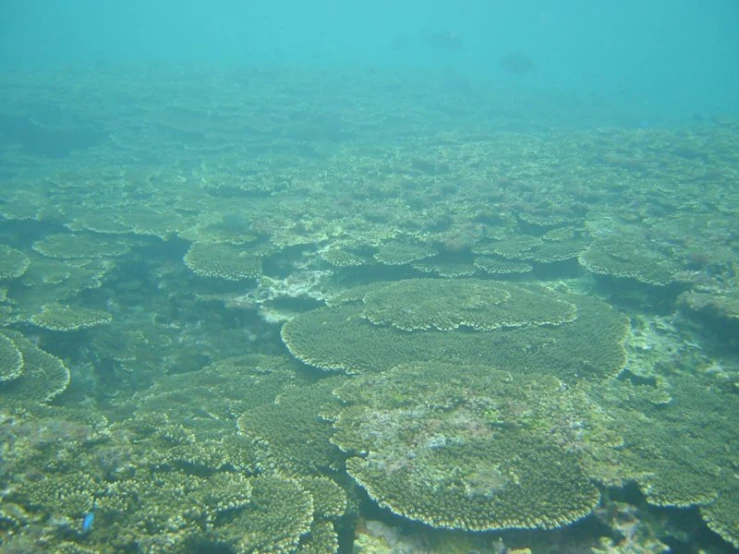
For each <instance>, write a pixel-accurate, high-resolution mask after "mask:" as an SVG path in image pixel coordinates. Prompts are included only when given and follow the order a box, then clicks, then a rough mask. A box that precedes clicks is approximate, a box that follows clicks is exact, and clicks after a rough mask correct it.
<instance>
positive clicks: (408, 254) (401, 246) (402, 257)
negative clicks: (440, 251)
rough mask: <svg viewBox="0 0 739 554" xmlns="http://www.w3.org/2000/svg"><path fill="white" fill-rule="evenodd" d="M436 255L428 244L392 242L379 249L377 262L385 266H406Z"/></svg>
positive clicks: (376, 257)
mask: <svg viewBox="0 0 739 554" xmlns="http://www.w3.org/2000/svg"><path fill="white" fill-rule="evenodd" d="M435 254H437V251H436V250H435V249H434V248H433V247H431V246H428V245H426V244H413V243H406V242H398V241H392V242H386V243H384V244H382V245H380V246H379V247H378V249H377V252H376V253H375V260H377V261H378V262H380V263H381V264H384V265H405V264H409V263H411V262H415V261H418V260H422V259H424V258H429V257H431V256H434V255H435Z"/></svg>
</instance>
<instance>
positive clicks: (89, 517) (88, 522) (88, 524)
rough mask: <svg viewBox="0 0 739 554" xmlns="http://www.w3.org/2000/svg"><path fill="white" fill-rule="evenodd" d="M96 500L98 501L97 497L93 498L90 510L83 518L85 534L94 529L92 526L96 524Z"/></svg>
mask: <svg viewBox="0 0 739 554" xmlns="http://www.w3.org/2000/svg"><path fill="white" fill-rule="evenodd" d="M96 502H97V498H93V499H92V506H91V507H90V511H89V512H87V513H86V514H85V517H83V518H82V534H83V535H84V534H87V533H89V532H90V531H92V526H93V525H94V524H95V503H96Z"/></svg>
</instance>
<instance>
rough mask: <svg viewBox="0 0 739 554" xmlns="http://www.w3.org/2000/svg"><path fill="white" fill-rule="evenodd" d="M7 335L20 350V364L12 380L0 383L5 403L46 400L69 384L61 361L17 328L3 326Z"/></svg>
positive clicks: (67, 371) (0, 392) (1, 394)
mask: <svg viewBox="0 0 739 554" xmlns="http://www.w3.org/2000/svg"><path fill="white" fill-rule="evenodd" d="M3 334H4V335H5V338H6V339H10V340H12V342H13V343H14V344H15V346H16V348H17V349H18V350H19V351H20V353H21V356H22V360H23V368H22V371H21V374H20V375H18V376H16V377H15V378H13V380H11V381H7V382H3V383H0V398H2V400H3V402H5V403H12V404H18V405H24V404H27V403H33V402H48V401H49V400H51V399H53V398H54V397H56V396H58V395H59V394H61V393H62V392H64V390H65V389H66V388H67V386H68V385H69V380H70V375H69V369H67V367H66V366H65V365H64V363H63V362H62V361H61V360H60V359H59V358H57V357H56V356H53V355H52V354H49V353H48V352H46V351H44V350H42V349H41V348H39V347H38V346H36V345H35V344H34V343H33V342H31V341H30V340H28V339H26V338H24V337H23V335H21V334H20V333H18V332H15V331H10V330H4V331H3Z"/></svg>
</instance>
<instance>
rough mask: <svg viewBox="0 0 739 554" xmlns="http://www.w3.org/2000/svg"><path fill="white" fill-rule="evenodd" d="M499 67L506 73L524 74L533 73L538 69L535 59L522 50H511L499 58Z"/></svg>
mask: <svg viewBox="0 0 739 554" xmlns="http://www.w3.org/2000/svg"><path fill="white" fill-rule="evenodd" d="M498 67H500V68H501V69H502V70H503V71H505V72H506V73H513V74H514V75H523V74H524V73H532V72H535V71H536V64H534V60H532V59H531V58H529V57H528V56H527V55H526V54H522V53H521V52H510V53H508V54H506V55H504V56H501V57H500V58H498Z"/></svg>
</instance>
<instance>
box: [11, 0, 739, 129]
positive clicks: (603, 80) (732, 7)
mask: <svg viewBox="0 0 739 554" xmlns="http://www.w3.org/2000/svg"><path fill="white" fill-rule="evenodd" d="M0 16H2V17H0V21H1V23H0V25H1V27H0V65H2V66H3V67H15V68H17V67H21V68H23V67H25V68H29V67H49V66H52V67H53V66H57V67H58V66H66V65H69V64H71V65H77V64H90V63H96V62H110V63H116V62H137V61H138V62H140V61H163V60H166V61H178V62H185V63H188V62H209V63H220V64H223V63H236V64H263V63H280V64H290V63H299V64H304V65H308V66H313V65H321V66H324V65H328V66H332V65H336V64H341V65H346V64H348V65H351V66H356V65H361V66H377V67H381V68H385V67H389V68H408V67H417V66H424V67H430V68H436V69H439V68H442V67H445V66H447V65H449V64H452V65H453V66H454V67H455V69H457V70H458V71H460V72H462V73H463V74H464V75H465V76H468V77H469V78H475V79H486V80H493V81H501V80H503V81H505V80H507V79H510V78H511V77H510V76H508V75H501V74H500V72H499V71H498V69H497V65H496V63H495V61H496V60H497V59H498V57H500V56H501V55H503V54H506V53H507V52H510V51H521V52H524V53H526V54H527V55H529V56H530V57H531V58H532V59H534V60H535V61H536V63H537V67H538V68H539V70H538V72H537V74H536V75H535V76H532V77H531V78H530V79H529V80H528V81H527V83H529V84H531V86H546V87H556V88H564V89H567V90H572V91H576V92H577V93H579V94H592V95H594V96H596V97H598V98H602V99H606V100H608V101H617V102H620V103H624V104H628V105H629V106H630V107H631V108H633V109H634V110H635V111H638V112H640V113H641V114H643V115H644V116H645V117H650V118H656V117H659V118H665V119H668V120H673V119H678V120H680V119H685V118H686V117H690V116H691V115H692V114H694V113H697V114H703V115H713V114H735V113H736V112H737V110H739V105H738V101H737V98H739V71H737V68H738V64H739V41H737V39H736V33H737V26H738V25H739V7H737V5H736V3H735V2H733V1H732V0H712V1H709V2H697V1H684V2H677V3H676V2H673V1H670V0H655V1H652V2H641V1H638V0H624V1H621V2H608V1H605V0H595V1H588V0H579V1H571V2H552V1H533V0H532V1H526V2H517V3H512V2H487V1H472V0H467V1H464V2H461V3H460V2H443V1H434V2H424V1H417V2H411V1H404V2H389V1H388V2H386V1H379V2H372V3H369V2H363V3H350V2H338V1H323V2H290V1H284V0H281V1H276V2H269V3H261V2H238V1H225V0H224V1H220V2H217V3H215V4H213V5H210V4H208V5H206V4H203V3H202V2H197V1H193V0H186V1H182V2H166V1H158V2H148V1H144V0H134V1H131V2H97V1H95V0H89V1H86V2H82V1H74V2H64V3H62V2H46V1H43V0H35V1H34V0H32V1H21V0H7V1H6V2H3V5H2V6H0ZM440 32H454V33H456V34H458V36H459V37H460V39H461V40H462V41H463V42H464V48H463V49H462V50H461V51H457V52H445V51H438V50H435V49H430V48H428V47H427V45H425V44H424V37H426V36H428V35H430V34H432V33H440ZM398 37H401V38H402V40H403V42H404V44H405V45H407V47H405V48H403V49H401V50H393V49H392V48H391V45H392V44H393V41H394V40H395V39H396V38H398Z"/></svg>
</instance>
